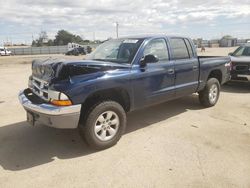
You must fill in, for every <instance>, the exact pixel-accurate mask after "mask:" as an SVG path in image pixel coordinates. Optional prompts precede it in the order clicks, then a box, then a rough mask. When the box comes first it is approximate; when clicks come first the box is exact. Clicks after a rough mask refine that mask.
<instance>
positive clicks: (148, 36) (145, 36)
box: [120, 34, 189, 39]
mask: <svg viewBox="0 0 250 188" xmlns="http://www.w3.org/2000/svg"><path fill="white" fill-rule="evenodd" d="M157 37H181V38H189V37H185V36H180V35H164V34H158V35H155V34H145V35H133V36H124V37H120V38H121V39H123V38H131V39H149V38H157Z"/></svg>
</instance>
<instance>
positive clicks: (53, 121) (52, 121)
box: [18, 89, 81, 129]
mask: <svg viewBox="0 0 250 188" xmlns="http://www.w3.org/2000/svg"><path fill="white" fill-rule="evenodd" d="M18 98H19V101H20V103H21V104H22V106H23V108H24V109H25V110H26V111H27V112H28V113H31V114H32V115H33V118H34V124H36V123H40V124H44V125H47V126H49V127H54V128H60V129H73V128H77V126H78V123H79V119H80V111H81V105H72V106H65V107H61V106H54V105H51V104H47V103H34V102H32V101H31V99H30V97H29V94H28V89H26V90H24V91H21V92H20V93H19V95H18Z"/></svg>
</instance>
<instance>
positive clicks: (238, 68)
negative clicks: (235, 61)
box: [234, 65, 249, 71]
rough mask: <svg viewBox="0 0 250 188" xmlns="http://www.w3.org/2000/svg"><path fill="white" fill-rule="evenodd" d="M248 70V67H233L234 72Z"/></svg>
mask: <svg viewBox="0 0 250 188" xmlns="http://www.w3.org/2000/svg"><path fill="white" fill-rule="evenodd" d="M248 69H249V66H248V65H235V66H234V70H236V71H247V70H248Z"/></svg>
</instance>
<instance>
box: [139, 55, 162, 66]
mask: <svg viewBox="0 0 250 188" xmlns="http://www.w3.org/2000/svg"><path fill="white" fill-rule="evenodd" d="M158 61H159V58H158V57H156V56H155V55H152V54H149V55H146V56H145V57H143V58H142V59H141V62H140V63H141V66H142V67H145V66H146V65H147V63H156V62H158Z"/></svg>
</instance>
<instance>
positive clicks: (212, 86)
mask: <svg viewBox="0 0 250 188" xmlns="http://www.w3.org/2000/svg"><path fill="white" fill-rule="evenodd" d="M219 96H220V83H219V81H218V80H217V79H216V78H210V79H209V80H208V81H207V84H206V86H205V88H204V89H203V90H202V91H200V92H199V100H200V103H201V104H202V105H203V106H205V107H211V106H214V105H215V104H216V103H217V101H218V99H219Z"/></svg>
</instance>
